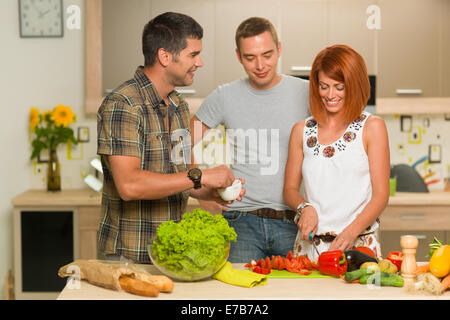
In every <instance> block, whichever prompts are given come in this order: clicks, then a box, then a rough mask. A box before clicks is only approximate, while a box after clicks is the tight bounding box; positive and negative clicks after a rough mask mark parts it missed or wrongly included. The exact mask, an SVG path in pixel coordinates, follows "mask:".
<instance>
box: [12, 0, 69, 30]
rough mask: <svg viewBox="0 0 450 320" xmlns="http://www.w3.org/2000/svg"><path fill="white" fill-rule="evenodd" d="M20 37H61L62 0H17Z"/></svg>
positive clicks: (62, 26)
mask: <svg viewBox="0 0 450 320" xmlns="http://www.w3.org/2000/svg"><path fill="white" fill-rule="evenodd" d="M19 21H20V36H21V37H62V36H63V32H64V24H63V5H62V0H19Z"/></svg>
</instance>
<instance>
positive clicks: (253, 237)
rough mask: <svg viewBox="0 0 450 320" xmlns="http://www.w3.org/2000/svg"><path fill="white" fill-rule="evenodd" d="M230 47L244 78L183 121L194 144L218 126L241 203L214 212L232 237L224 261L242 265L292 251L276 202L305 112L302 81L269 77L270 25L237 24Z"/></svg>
mask: <svg viewBox="0 0 450 320" xmlns="http://www.w3.org/2000/svg"><path fill="white" fill-rule="evenodd" d="M236 46H237V49H236V54H237V57H238V60H239V62H240V63H241V64H242V66H243V67H244V70H245V72H246V73H247V75H248V77H246V78H244V79H240V80H237V81H234V82H231V83H228V84H224V85H221V86H219V87H218V88H217V89H216V90H215V91H213V92H212V93H211V94H210V95H209V96H208V97H207V98H206V99H205V100H204V102H203V103H202V105H201V107H200V109H199V110H198V112H197V113H196V115H195V116H194V117H193V118H192V120H191V136H192V137H193V144H195V143H197V142H198V141H196V139H195V138H196V137H197V136H203V135H204V134H205V133H206V131H207V130H209V129H210V128H215V127H217V126H218V125H220V124H223V125H224V126H225V128H226V140H227V143H229V144H230V147H231V148H230V149H231V158H232V165H231V169H232V171H233V173H234V175H235V176H236V177H242V178H244V180H245V186H246V194H245V196H244V197H243V198H242V201H240V202H235V203H232V204H231V205H229V206H228V207H222V209H223V212H222V214H223V216H224V217H225V218H226V219H227V220H228V223H229V225H230V226H231V227H233V228H234V229H235V231H236V233H237V242H236V243H232V244H231V248H230V255H229V260H230V261H231V262H249V261H250V260H251V259H255V260H258V259H262V258H265V257H266V256H272V255H281V256H285V255H286V254H287V253H288V252H289V251H290V250H292V249H293V246H294V241H295V237H296V234H297V225H296V224H295V223H294V221H293V219H294V216H295V212H294V211H292V210H289V207H288V206H287V205H286V204H285V203H284V201H283V184H284V169H285V164H286V160H287V154H288V144H289V137H290V133H291V129H292V127H293V125H294V124H295V123H296V122H298V121H300V120H302V119H305V118H306V117H307V116H308V115H309V100H308V99H309V98H308V88H309V83H308V81H306V80H302V79H299V78H295V77H291V76H287V75H282V74H278V73H277V63H278V58H279V57H280V54H281V44H280V43H279V42H278V37H277V34H276V31H275V28H274V27H273V25H272V24H271V23H270V21H268V20H266V19H264V18H255V17H254V18H249V19H247V20H245V21H244V22H242V23H241V24H240V26H239V27H238V29H237V31H236ZM200 123H201V124H200ZM197 128H198V129H197ZM200 128H201V129H200ZM196 129H197V130H196ZM200 130H201V132H202V134H201V135H199V132H198V131H200Z"/></svg>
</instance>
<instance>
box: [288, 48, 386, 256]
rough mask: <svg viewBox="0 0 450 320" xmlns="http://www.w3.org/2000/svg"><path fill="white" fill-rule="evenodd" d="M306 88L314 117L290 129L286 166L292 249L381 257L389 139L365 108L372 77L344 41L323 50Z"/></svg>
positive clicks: (378, 122)
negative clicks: (363, 251) (356, 251)
mask: <svg viewBox="0 0 450 320" xmlns="http://www.w3.org/2000/svg"><path fill="white" fill-rule="evenodd" d="M309 88H310V93H309V94H310V99H309V101H310V108H311V115H312V116H311V117H310V118H307V119H306V120H304V121H300V122H298V123H297V124H295V126H294V127H293V128H292V132H291V137H290V142H289V155H288V160H287V164H286V169H285V183H284V200H285V201H286V203H287V204H288V205H289V206H290V207H291V208H292V209H294V210H295V209H297V212H298V215H297V217H296V222H297V225H298V228H299V231H298V234H297V239H296V241H295V246H294V253H295V254H296V255H299V254H301V255H302V254H307V255H308V257H309V258H312V259H316V258H317V257H318V255H319V254H320V253H322V252H323V251H329V250H347V249H350V248H352V247H356V246H364V247H368V248H370V249H372V251H374V253H375V255H376V256H377V257H381V249H380V244H379V241H378V238H377V229H378V227H379V220H378V217H379V216H380V214H381V212H382V211H383V209H384V208H385V207H386V205H387V202H388V199H389V171H390V164H389V162H390V160H389V142H388V134H387V130H386V125H385V123H384V121H383V120H382V119H381V118H379V117H376V116H374V115H371V114H370V113H368V112H366V111H364V109H365V106H366V104H367V101H368V99H369V96H370V83H369V80H368V75H367V69H366V65H365V62H364V60H363V58H362V57H361V56H360V55H359V54H358V53H357V52H356V51H355V50H353V49H352V48H350V47H349V46H346V45H334V46H330V47H327V48H325V49H324V50H322V51H321V52H320V53H319V54H318V55H317V57H316V58H315V60H314V63H313V66H312V70H311V75H310V85H309ZM302 182H303V190H304V192H301V191H299V190H300V186H301V184H302Z"/></svg>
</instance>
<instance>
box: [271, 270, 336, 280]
mask: <svg viewBox="0 0 450 320" xmlns="http://www.w3.org/2000/svg"><path fill="white" fill-rule="evenodd" d="M267 278H269V279H298V278H336V277H333V276H327V275H324V274H322V273H320V272H319V271H316V270H313V271H312V272H311V273H310V274H308V275H301V274H298V273H292V272H289V271H286V270H273V269H272V271H271V272H270V273H269V274H268V275H267Z"/></svg>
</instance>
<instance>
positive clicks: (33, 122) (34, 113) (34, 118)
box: [30, 107, 40, 131]
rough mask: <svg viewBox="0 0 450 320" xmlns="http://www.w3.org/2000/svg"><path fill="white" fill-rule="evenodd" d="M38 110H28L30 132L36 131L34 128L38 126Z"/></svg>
mask: <svg viewBox="0 0 450 320" xmlns="http://www.w3.org/2000/svg"><path fill="white" fill-rule="evenodd" d="M39 122H40V119H39V109H38V108H34V107H33V108H31V109H30V128H31V131H34V129H36V126H37V125H38V124H39Z"/></svg>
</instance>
